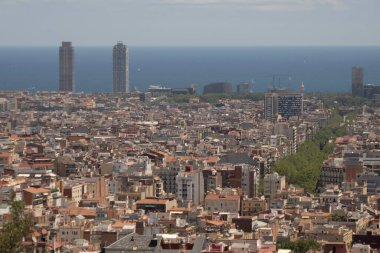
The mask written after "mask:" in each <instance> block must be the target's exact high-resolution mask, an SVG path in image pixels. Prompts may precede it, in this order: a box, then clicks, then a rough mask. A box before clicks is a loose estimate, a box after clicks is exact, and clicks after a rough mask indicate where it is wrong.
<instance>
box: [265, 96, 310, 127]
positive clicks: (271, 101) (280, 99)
mask: <svg viewBox="0 0 380 253" xmlns="http://www.w3.org/2000/svg"><path fill="white" fill-rule="evenodd" d="M302 113H303V94H302V93H293V92H288V91H286V90H284V91H283V90H279V91H274V92H270V93H266V94H265V98H264V117H265V119H267V120H273V119H275V117H277V115H281V117H283V118H289V117H293V116H301V115H302Z"/></svg>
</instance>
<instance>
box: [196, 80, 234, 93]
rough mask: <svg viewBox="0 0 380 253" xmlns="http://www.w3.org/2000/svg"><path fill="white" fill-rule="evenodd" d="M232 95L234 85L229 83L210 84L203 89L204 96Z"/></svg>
mask: <svg viewBox="0 0 380 253" xmlns="http://www.w3.org/2000/svg"><path fill="white" fill-rule="evenodd" d="M209 93H232V84H231V83H227V82H218V83H210V84H207V85H205V87H204V88H203V94H209Z"/></svg>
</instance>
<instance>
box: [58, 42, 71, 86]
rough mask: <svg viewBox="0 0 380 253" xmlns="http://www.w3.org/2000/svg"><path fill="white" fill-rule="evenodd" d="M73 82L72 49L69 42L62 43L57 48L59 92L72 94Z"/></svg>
mask: <svg viewBox="0 0 380 253" xmlns="http://www.w3.org/2000/svg"><path fill="white" fill-rule="evenodd" d="M74 89H75V81H74V47H73V46H72V45H71V42H66V41H63V42H62V46H60V47H59V91H67V92H72V91H74Z"/></svg>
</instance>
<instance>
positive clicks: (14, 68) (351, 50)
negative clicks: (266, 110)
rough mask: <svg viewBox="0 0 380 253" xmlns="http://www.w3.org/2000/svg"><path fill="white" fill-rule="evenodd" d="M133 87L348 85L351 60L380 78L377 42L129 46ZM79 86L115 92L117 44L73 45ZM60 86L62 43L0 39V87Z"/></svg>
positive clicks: (337, 88)
mask: <svg viewBox="0 0 380 253" xmlns="http://www.w3.org/2000/svg"><path fill="white" fill-rule="evenodd" d="M129 62H130V87H133V86H136V87H137V88H138V89H139V90H141V91H144V90H146V89H147V88H148V87H149V85H151V84H155V85H161V86H164V87H190V85H191V84H197V89H198V92H202V90H203V86H204V85H205V84H207V83H211V82H217V81H228V82H231V83H233V84H235V85H236V84H238V83H240V82H253V83H254V85H253V91H265V90H266V89H267V88H268V87H270V86H272V85H273V75H275V85H276V86H281V87H285V86H286V87H290V88H293V89H295V90H297V89H298V85H299V84H300V83H301V82H304V84H305V90H306V91H310V92H312V91H313V92H314V91H320V92H327V91H331V92H349V91H350V90H351V68H352V67H353V66H362V67H363V68H364V69H365V72H364V77H365V82H366V83H378V84H379V83H380V47H130V48H129ZM75 79H76V91H83V92H110V91H111V89H112V47H76V48H75ZM4 89H6V90H30V89H35V90H57V89H58V47H57V48H55V47H33V48H32V47H30V48H27V47H0V90H4Z"/></svg>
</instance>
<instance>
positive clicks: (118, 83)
mask: <svg viewBox="0 0 380 253" xmlns="http://www.w3.org/2000/svg"><path fill="white" fill-rule="evenodd" d="M128 91H129V71H128V48H127V46H126V45H124V44H123V43H122V42H118V43H117V44H116V45H115V46H114V47H113V92H114V93H126V92H128Z"/></svg>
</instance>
